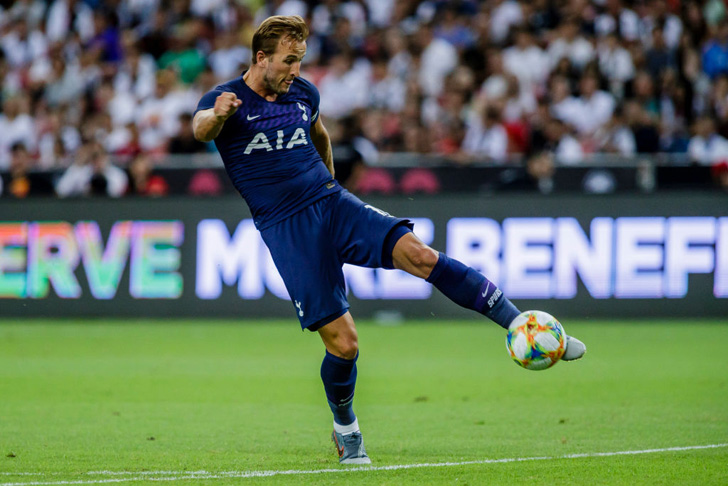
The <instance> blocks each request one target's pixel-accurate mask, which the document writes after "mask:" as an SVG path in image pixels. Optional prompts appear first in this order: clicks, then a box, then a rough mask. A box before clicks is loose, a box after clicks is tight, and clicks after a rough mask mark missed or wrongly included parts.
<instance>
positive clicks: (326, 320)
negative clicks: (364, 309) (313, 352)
mask: <svg viewBox="0 0 728 486" xmlns="http://www.w3.org/2000/svg"><path fill="white" fill-rule="evenodd" d="M347 312H349V307H348V306H347V307H344V308H343V309H339V310H338V311H336V312H334V313H333V314H329V315H328V316H326V317H324V318H322V319H318V320H316V321H314V322H313V323H312V324H309V325H307V326H304V325H303V324H301V329H306V330H308V331H311V332H316V331H318V330H319V329H321V328H322V327H324V326H325V325H326V324H330V323H331V322H333V321H335V320H336V319H338V318H339V317H341V316H343V315H344V314H346V313H347Z"/></svg>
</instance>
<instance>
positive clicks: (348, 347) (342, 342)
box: [335, 337, 359, 359]
mask: <svg viewBox="0 0 728 486" xmlns="http://www.w3.org/2000/svg"><path fill="white" fill-rule="evenodd" d="M335 348H336V349H335V351H336V353H335V354H337V355H338V356H339V357H341V358H344V359H354V358H356V354H357V353H358V352H359V341H358V340H357V338H356V337H346V338H342V339H339V340H337V341H336V344H335Z"/></svg>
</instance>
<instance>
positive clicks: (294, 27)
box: [252, 15, 308, 64]
mask: <svg viewBox="0 0 728 486" xmlns="http://www.w3.org/2000/svg"><path fill="white" fill-rule="evenodd" d="M284 37H285V38H290V39H291V40H295V41H297V42H303V41H305V40H306V38H308V25H306V22H305V21H304V20H303V18H301V17H300V16H299V15H289V16H285V15H275V16H273V17H268V18H267V19H265V20H264V21H263V23H261V24H260V25H259V26H258V29H257V30H256V31H255V34H253V43H252V48H253V64H256V63H257V62H258V60H257V54H258V51H263V52H264V53H265V55H266V56H270V55H271V54H273V53H274V52H275V51H276V47H278V42H279V41H280V40H281V38H284Z"/></svg>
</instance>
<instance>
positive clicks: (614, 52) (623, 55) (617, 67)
mask: <svg viewBox="0 0 728 486" xmlns="http://www.w3.org/2000/svg"><path fill="white" fill-rule="evenodd" d="M597 57H598V59H599V69H600V70H601V71H602V74H604V76H605V77H606V78H607V79H608V80H610V81H619V82H622V83H624V82H626V81H629V80H630V79H632V78H634V63H633V62H632V56H631V55H630V53H629V51H628V50H627V49H625V48H624V47H621V46H617V47H616V48H614V49H610V48H609V47H608V46H606V45H605V44H604V43H602V44H600V45H599V47H598V48H597Z"/></svg>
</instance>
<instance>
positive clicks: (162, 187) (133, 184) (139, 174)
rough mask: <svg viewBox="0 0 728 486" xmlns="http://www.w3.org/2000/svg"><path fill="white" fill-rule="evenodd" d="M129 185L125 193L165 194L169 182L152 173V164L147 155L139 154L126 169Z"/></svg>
mask: <svg viewBox="0 0 728 486" xmlns="http://www.w3.org/2000/svg"><path fill="white" fill-rule="evenodd" d="M127 173H128V179H129V186H128V188H127V193H128V194H132V195H137V196H155V197H159V196H166V195H167V194H169V184H168V183H167V181H166V180H165V179H164V177H162V176H161V175H159V174H155V173H154V165H153V163H152V160H151V159H150V158H149V156H148V155H145V154H140V155H138V156H136V157H134V159H133V160H132V161H131V162H130V163H129V167H128V170H127Z"/></svg>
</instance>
